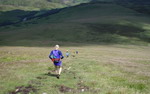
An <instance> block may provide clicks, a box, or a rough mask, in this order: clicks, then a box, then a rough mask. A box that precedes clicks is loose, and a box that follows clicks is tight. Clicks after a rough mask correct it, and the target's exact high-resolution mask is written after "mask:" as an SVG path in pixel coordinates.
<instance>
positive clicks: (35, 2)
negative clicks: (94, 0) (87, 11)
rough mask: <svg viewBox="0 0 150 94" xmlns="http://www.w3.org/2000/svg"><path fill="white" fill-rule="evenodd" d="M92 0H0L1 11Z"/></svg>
mask: <svg viewBox="0 0 150 94" xmlns="http://www.w3.org/2000/svg"><path fill="white" fill-rule="evenodd" d="M89 1H91V0H23V1H22V0H0V11H8V10H14V9H22V10H41V9H42V10H43V9H55V8H62V7H67V6H72V5H76V4H80V3H86V2H89Z"/></svg>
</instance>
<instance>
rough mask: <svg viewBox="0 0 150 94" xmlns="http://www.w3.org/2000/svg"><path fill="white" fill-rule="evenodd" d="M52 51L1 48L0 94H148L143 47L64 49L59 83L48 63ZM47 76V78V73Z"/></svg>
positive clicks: (146, 51)
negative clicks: (65, 56) (69, 54)
mask: <svg viewBox="0 0 150 94" xmlns="http://www.w3.org/2000/svg"><path fill="white" fill-rule="evenodd" d="M52 49H53V47H6V46H5V47H1V48H0V53H1V54H0V83H1V84H0V88H1V90H0V94H29V93H30V94H44V93H46V94H135V93H136V94H149V93H150V91H149V90H150V75H149V74H150V68H149V67H150V64H149V62H150V59H149V57H150V54H149V52H150V49H149V47H144V46H129V45H128V46H125V45H109V46H107V45H101V46H100V45H86V46H85V45H84V46H81V45H80V46H79V47H75V46H72V47H68V46H64V47H62V46H61V48H60V50H62V52H63V54H64V55H65V51H66V50H69V52H70V53H71V55H75V54H74V51H76V50H77V51H79V54H78V55H75V57H73V56H70V57H69V58H64V59H63V72H62V75H61V77H60V79H57V78H56V77H55V76H54V72H53V70H54V67H53V64H52V62H51V61H50V60H49V59H48V54H49V51H50V50H52ZM49 71H50V72H51V74H48V72H49Z"/></svg>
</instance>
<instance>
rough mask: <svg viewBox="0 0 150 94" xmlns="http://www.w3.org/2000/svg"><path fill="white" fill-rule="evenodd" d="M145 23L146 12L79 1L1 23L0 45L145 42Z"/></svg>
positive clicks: (148, 38)
mask: <svg viewBox="0 0 150 94" xmlns="http://www.w3.org/2000/svg"><path fill="white" fill-rule="evenodd" d="M149 26H150V19H149V17H148V16H146V15H144V14H141V13H138V12H136V11H134V10H131V9H128V8H124V7H122V6H119V5H116V4H104V3H90V4H81V5H78V6H74V7H70V8H65V9H63V10H61V11H60V12H59V13H56V14H53V15H50V16H47V17H43V18H35V19H32V20H29V21H26V22H24V23H22V24H16V25H11V26H6V27H1V28H0V30H1V32H0V33H1V35H0V40H1V43H0V45H38V46H39V45H45V46H46V45H49V43H51V42H52V43H53V42H55V41H59V42H75V43H83V42H84V43H98V44H99V43H122V44H139V45H143V44H144V45H145V44H146V45H147V44H149V42H150V28H149ZM18 35H19V36H18Z"/></svg>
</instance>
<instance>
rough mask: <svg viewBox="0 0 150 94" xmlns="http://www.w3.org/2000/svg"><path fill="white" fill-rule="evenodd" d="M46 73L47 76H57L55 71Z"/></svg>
mask: <svg viewBox="0 0 150 94" xmlns="http://www.w3.org/2000/svg"><path fill="white" fill-rule="evenodd" d="M44 75H46V76H51V77H57V74H54V73H50V72H49V73H45V74H44Z"/></svg>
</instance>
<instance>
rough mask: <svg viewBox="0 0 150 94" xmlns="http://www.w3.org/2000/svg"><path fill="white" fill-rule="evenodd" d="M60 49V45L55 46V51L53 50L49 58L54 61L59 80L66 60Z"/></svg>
mask: <svg viewBox="0 0 150 94" xmlns="http://www.w3.org/2000/svg"><path fill="white" fill-rule="evenodd" d="M58 49H59V45H56V46H55V50H52V51H51V52H50V54H49V58H50V59H51V60H52V62H53V63H54V66H55V72H56V74H57V78H58V79H59V77H60V74H61V71H62V61H61V59H63V58H64V56H63V54H62V52H61V51H60V50H58Z"/></svg>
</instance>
